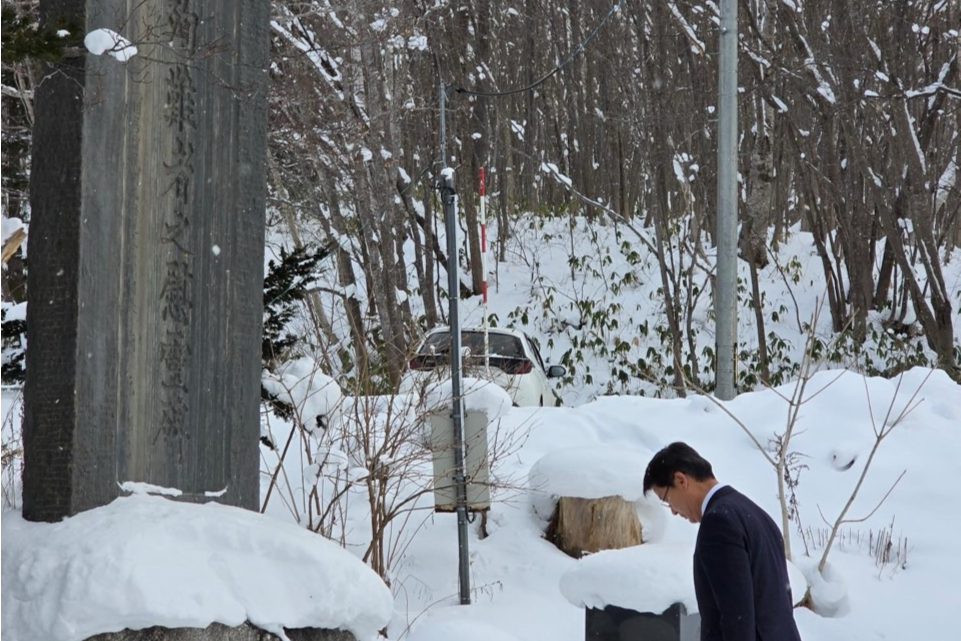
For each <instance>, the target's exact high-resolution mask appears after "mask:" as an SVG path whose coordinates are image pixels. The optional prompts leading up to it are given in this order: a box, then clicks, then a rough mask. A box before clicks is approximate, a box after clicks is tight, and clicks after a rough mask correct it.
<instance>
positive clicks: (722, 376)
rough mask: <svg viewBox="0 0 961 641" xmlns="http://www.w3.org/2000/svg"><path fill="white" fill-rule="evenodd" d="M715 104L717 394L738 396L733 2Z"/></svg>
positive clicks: (724, 27)
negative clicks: (736, 362) (736, 380)
mask: <svg viewBox="0 0 961 641" xmlns="http://www.w3.org/2000/svg"><path fill="white" fill-rule="evenodd" d="M720 12H721V16H720V17H721V33H720V56H719V70H718V90H719V93H720V99H719V101H718V108H717V114H718V117H717V290H716V292H715V298H714V310H715V315H716V318H717V334H716V338H715V341H716V342H715V350H714V351H715V355H716V358H717V368H716V370H715V371H716V374H715V376H716V378H715V394H716V395H717V397H718V398H719V399H721V400H724V401H729V400H731V399H733V398H734V397H735V396H736V395H737V389H736V387H735V384H734V383H735V368H734V364H735V349H736V348H737V0H721V2H720Z"/></svg>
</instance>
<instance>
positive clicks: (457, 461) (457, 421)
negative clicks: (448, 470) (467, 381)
mask: <svg viewBox="0 0 961 641" xmlns="http://www.w3.org/2000/svg"><path fill="white" fill-rule="evenodd" d="M439 89H440V153H441V185H440V188H441V200H442V202H443V204H444V228H445V230H446V234H447V301H448V305H449V308H450V309H449V312H448V316H449V325H450V381H451V396H452V397H453V398H452V401H451V420H452V422H453V425H454V487H455V491H456V497H457V552H458V555H457V558H458V564H457V569H458V581H457V583H458V587H459V589H460V602H461V605H469V604H470V555H469V553H468V538H467V536H468V532H467V474H466V472H465V470H464V454H465V446H464V405H463V402H462V401H463V395H462V392H461V335H460V316H459V314H458V303H459V299H460V274H459V272H460V269H459V266H458V261H457V196H456V195H455V192H454V170H453V169H451V168H450V167H448V166H447V140H446V136H447V132H446V113H445V111H446V103H447V88H446V87H445V86H444V81H443V80H439Z"/></svg>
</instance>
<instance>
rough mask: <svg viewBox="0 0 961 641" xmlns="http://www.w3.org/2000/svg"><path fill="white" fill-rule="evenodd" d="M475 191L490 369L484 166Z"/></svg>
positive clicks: (486, 355)
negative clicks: (478, 197)
mask: <svg viewBox="0 0 961 641" xmlns="http://www.w3.org/2000/svg"><path fill="white" fill-rule="evenodd" d="M477 191H478V193H479V194H480V217H479V218H480V250H481V260H480V263H481V327H482V328H483V330H484V364H485V366H486V367H487V369H490V340H489V336H488V332H487V189H486V188H485V186H484V168H483V167H479V168H478V169H477Z"/></svg>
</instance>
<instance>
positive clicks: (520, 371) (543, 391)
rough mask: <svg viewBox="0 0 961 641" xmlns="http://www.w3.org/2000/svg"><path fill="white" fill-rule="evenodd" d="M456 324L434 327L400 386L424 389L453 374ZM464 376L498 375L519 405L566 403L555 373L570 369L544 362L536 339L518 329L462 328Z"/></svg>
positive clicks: (487, 377)
mask: <svg viewBox="0 0 961 641" xmlns="http://www.w3.org/2000/svg"><path fill="white" fill-rule="evenodd" d="M449 353H450V328H449V327H438V328H435V329H433V330H431V331H430V332H428V334H427V336H426V338H425V339H424V342H423V343H421V345H420V347H418V348H417V351H416V352H415V353H414V356H413V358H411V359H410V362H409V363H408V371H407V373H406V374H404V376H403V378H402V379H401V382H400V388H399V391H400V392H402V393H409V392H413V391H418V392H421V393H422V392H423V391H424V390H425V389H426V388H427V387H428V386H429V385H431V384H432V383H436V382H439V381H442V380H447V379H449V378H450V359H449V358H448V354H449ZM461 353H462V355H463V356H462V358H461V366H462V370H461V371H462V376H464V377H471V378H479V379H484V380H489V381H492V382H493V383H495V384H497V385H498V386H500V387H501V388H503V389H504V390H505V391H506V392H507V393H508V394H509V395H510V397H511V399H512V400H513V401H514V405H517V406H521V407H524V406H538V405H548V406H554V405H560V399H559V398H558V396H557V394H556V393H555V392H554V386H553V385H551V382H550V380H549V379H552V378H558V377H561V376H564V375H565V374H567V369H566V368H565V367H564V366H562V365H551V366H550V367H545V366H544V360H543V359H542V358H541V355H540V352H538V351H537V347H536V346H535V345H534V342H533V341H532V340H531V339H530V337H528V336H527V334H525V333H524V332H520V331H517V330H514V329H501V328H490V329H488V330H487V351H486V357H485V350H484V330H483V329H480V328H475V327H471V328H464V329H461Z"/></svg>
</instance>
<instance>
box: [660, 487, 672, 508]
mask: <svg viewBox="0 0 961 641" xmlns="http://www.w3.org/2000/svg"><path fill="white" fill-rule="evenodd" d="M670 493H671V488H670V487H668V488H667V490H666V491H665V492H664V496H659V497H658V499H660V501H661V505H663V506H664V507H671V504H670V503H668V502H667V495H668V494H670Z"/></svg>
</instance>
